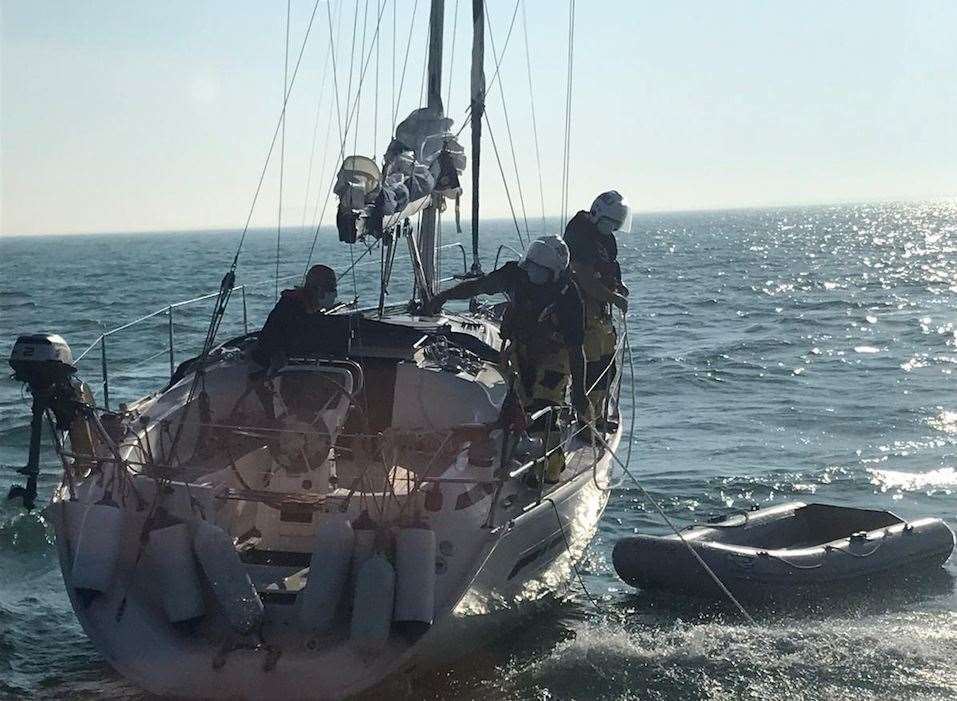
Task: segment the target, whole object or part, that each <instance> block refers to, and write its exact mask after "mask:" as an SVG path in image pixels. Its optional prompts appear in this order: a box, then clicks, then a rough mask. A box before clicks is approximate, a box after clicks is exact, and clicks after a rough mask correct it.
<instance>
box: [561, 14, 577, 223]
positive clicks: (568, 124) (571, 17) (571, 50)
mask: <svg viewBox="0 0 957 701" xmlns="http://www.w3.org/2000/svg"><path fill="white" fill-rule="evenodd" d="M574 62H575V0H568V73H567V75H566V78H565V144H564V151H563V153H562V221H568V171H569V168H568V164H569V160H570V157H571V155H570V152H571V140H572V135H571V131H572V75H573V74H572V68H573V66H574Z"/></svg>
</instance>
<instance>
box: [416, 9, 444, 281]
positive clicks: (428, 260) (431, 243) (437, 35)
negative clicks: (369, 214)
mask: <svg viewBox="0 0 957 701" xmlns="http://www.w3.org/2000/svg"><path fill="white" fill-rule="evenodd" d="M444 28H445V0H432V9H431V12H430V13H429V66H428V102H427V103H426V106H427V107H428V109H429V111H430V112H432V113H433V114H434V115H435V116H436V117H443V116H445V112H444V110H443V108H442V43H443V38H444V37H443V31H444ZM439 197H440V195H432V204H431V205H430V206H429V207H426V209H425V210H424V211H423V212H422V223H421V225H420V227H419V255H420V256H421V257H422V270H423V272H424V273H425V283H426V285H427V286H428V288H429V289H428V291H427V292H426V291H425V290H423V293H424V294H427V295H429V296H431V295H432V294H433V293H434V292H435V291H436V288H437V287H438V282H437V281H436V279H435V230H436V226H435V225H436V216H437V213H438V200H439Z"/></svg>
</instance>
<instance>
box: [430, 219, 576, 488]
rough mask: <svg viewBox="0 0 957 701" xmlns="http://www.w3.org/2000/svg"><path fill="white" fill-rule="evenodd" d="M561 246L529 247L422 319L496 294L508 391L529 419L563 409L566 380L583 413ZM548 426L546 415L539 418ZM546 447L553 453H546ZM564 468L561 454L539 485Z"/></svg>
mask: <svg viewBox="0 0 957 701" xmlns="http://www.w3.org/2000/svg"><path fill="white" fill-rule="evenodd" d="M568 261H569V254H568V247H567V246H566V245H565V243H564V242H563V241H562V239H561V238H559V237H558V236H542V237H540V238H538V239H536V240H535V241H532V243H531V245H530V246H529V247H528V250H527V251H526V252H525V256H524V257H523V258H522V260H521V261H520V262H515V261H509V262H508V263H505V265H503V266H502V267H500V268H498V269H497V270H494V271H492V272H491V273H488V274H487V275H484V276H482V277H480V278H477V279H475V280H467V281H465V282H461V283H459V284H458V285H455V286H454V287H450V288H449V289H447V290H444V291H442V292H440V293H438V294H437V295H435V297H433V298H432V300H431V301H430V302H429V304H428V305H427V306H426V308H425V310H424V311H425V313H426V314H435V313H437V312H438V311H439V310H440V309H441V308H442V305H443V304H445V302H447V301H448V300H451V299H470V298H471V297H475V296H476V295H479V294H496V293H504V294H506V295H507V296H508V299H509V304H508V307H507V309H506V311H505V316H504V319H503V321H502V329H501V334H502V338H503V340H505V341H507V346H506V347H505V348H504V349H503V356H504V357H505V358H506V360H507V362H508V364H509V365H510V366H511V367H512V368H513V369H514V371H515V373H516V380H517V381H516V382H515V384H514V388H515V390H516V393H517V395H518V399H519V401H520V402H521V404H522V407H523V408H524V409H525V411H526V412H528V413H534V412H536V411H538V410H540V409H543V408H545V407H546V406H550V405H552V406H554V405H560V404H564V403H565V394H566V391H568V389H569V380H570V381H571V383H570V384H571V400H572V405H573V406H574V407H575V409H576V410H577V411H578V412H579V413H580V414H584V413H586V412H588V411H589V407H588V399H587V396H586V394H585V355H584V349H583V343H584V339H585V320H584V305H583V302H582V296H581V293H580V292H579V290H578V286H577V285H576V284H575V282H574V281H573V280H572V279H571V277H570V275H569V269H568ZM546 418H547V419H548V421H549V422H552V421H554V416H553V415H548V416H547V417H546ZM541 423H542V425H541V426H535V425H534V424H533V425H532V426H530V427H529V432H530V433H542V434H544V433H550V435H554V436H557V432H556V431H551V432H549V431H548V429H549V426H550V425H552V424H551V423H545V422H544V421H542V422H541ZM548 447H553V446H548ZM564 465H565V457H564V454H563V453H562V451H561V450H558V451H555V452H554V453H553V454H552V458H551V459H550V460H549V461H548V464H547V469H546V474H545V481H546V482H550V483H553V482H557V481H558V475H559V474H560V473H561V471H562V469H563V468H564Z"/></svg>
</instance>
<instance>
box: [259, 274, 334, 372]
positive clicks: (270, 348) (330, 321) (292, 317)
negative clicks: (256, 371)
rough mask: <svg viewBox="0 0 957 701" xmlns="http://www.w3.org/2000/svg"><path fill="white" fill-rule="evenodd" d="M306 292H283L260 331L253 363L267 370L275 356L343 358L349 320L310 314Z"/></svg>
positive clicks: (320, 313) (322, 313) (312, 312)
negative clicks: (280, 354)
mask: <svg viewBox="0 0 957 701" xmlns="http://www.w3.org/2000/svg"><path fill="white" fill-rule="evenodd" d="M310 308H311V305H310V304H309V300H308V298H307V297H306V291H305V290H303V289H298V288H297V289H294V290H283V293H282V295H281V296H280V298H279V301H278V302H276V306H275V307H273V310H272V311H271V312H269V317H268V318H267V319H266V323H265V324H264V325H263V328H262V331H260V332H259V342H258V343H257V345H256V348H255V349H254V350H253V354H252V355H253V360H255V361H256V362H257V363H259V364H260V365H262V366H263V367H268V365H269V363H270V361H271V360H272V358H273V356H275V355H277V354H279V353H282V354H284V355H285V356H286V357H289V358H295V357H315V356H335V357H343V356H344V355H345V354H346V352H347V351H348V349H349V332H350V317H349V316H347V315H341V314H325V313H324V312H321V311H318V310H317V311H310Z"/></svg>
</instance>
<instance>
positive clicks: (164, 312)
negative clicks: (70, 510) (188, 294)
mask: <svg viewBox="0 0 957 701" xmlns="http://www.w3.org/2000/svg"><path fill="white" fill-rule="evenodd" d="M301 277H302V274H301V273H296V274H295V275H286V276H284V277H280V278H279V281H286V280H292V279H298V278H301ZM275 281H276V280H275V278H274V279H271V280H264V281H262V282H255V283H248V284H245V285H237V286H236V287H234V288H233V293H239V296H240V299H241V301H242V328H243V333H249V323H250V318H249V317H250V315H249V305H248V303H247V298H246V290H247V288H255V287H259V286H263V285H267V284H274V283H275ZM218 295H219V291H218V290H217V291H216V292H209V293H207V294H203V295H200V296H198V297H193V298H191V299H185V300H182V301H179V302H172V303H170V304H167V305H166V306H165V307H161V308H159V309H157V310H155V311H153V312H150V313H149V314H144V315H143V316H141V317H139V318H137V319H134V320H133V321H130V322H127V323H125V324H122V325H120V326H116V327H114V328H111V329H109V330H108V331H104V332H103V333H101V334H100V335H99V336H97V338H96V340H94V341H93V343H91V344H90V345H89V346H87V347H86V348H85V349H84V350H83V352H81V353H80V354H79V355H78V356H77V357H76V359H75V362H77V363H78V362H80V361H81V360H82V359H83V358H85V357H86V356H87V355H91V354H93V353H94V352H95V351H96V350H99V359H100V363H99V364H100V375H101V386H102V390H103V404H102V406H103V408H105V409H107V410H110V390H111V386H110V374H111V369H113V370H114V372H115V371H116V368H115V366H114V365H113V364H111V361H110V357H109V347H110V346H111V343H110V341H111V339H112V338H114V337H115V336H116V335H117V334H119V333H121V332H124V331H129V330H130V329H134V328H141V327H142V326H143V325H144V324H147V322H149V321H151V320H153V319H157V318H159V317H163V316H165V317H166V323H165V324H164V327H165V329H164V331H165V336H166V337H165V339H164V344H165V345H164V346H163V348H161V349H160V350H159V351H156V352H154V353H150V354H147V355H146V356H144V357H141V358H136V359H134V360H128V361H126V362H125V363H123V368H122V369H124V370H131V369H133V368H135V367H139V366H143V365H146V364H148V363H151V362H153V361H156V360H157V359H158V358H160V357H161V356H163V355H166V356H167V359H168V366H169V378H172V377H173V374H174V373H175V371H176V357H177V353H176V340H177V339H176V333H175V323H176V316H177V315H176V312H177V310H179V309H183V308H186V307H191V306H194V305H197V304H200V303H202V302H205V301H207V300H211V299H214V298H216V297H217V296H218ZM157 379H159V378H157Z"/></svg>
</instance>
